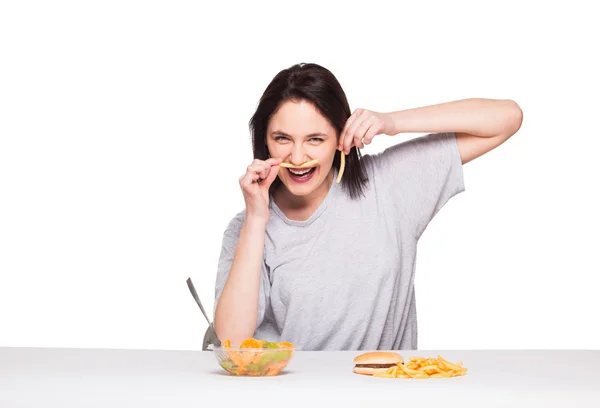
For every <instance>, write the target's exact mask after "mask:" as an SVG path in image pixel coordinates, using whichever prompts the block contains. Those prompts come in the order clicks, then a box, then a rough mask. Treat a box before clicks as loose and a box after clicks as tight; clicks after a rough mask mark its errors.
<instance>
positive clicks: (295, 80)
mask: <svg viewBox="0 0 600 408" xmlns="http://www.w3.org/2000/svg"><path fill="white" fill-rule="evenodd" d="M287 101H307V102H309V103H311V104H312V105H314V106H315V108H316V109H317V111H319V112H320V113H321V114H322V115H323V116H324V117H325V118H327V119H328V120H329V122H330V123H331V125H332V126H333V127H334V128H335V130H336V132H337V137H338V139H339V136H340V133H341V132H342V130H343V129H344V125H345V123H346V121H347V120H348V118H349V117H350V115H351V114H352V112H350V106H349V105H348V100H347V99H346V94H345V93H344V90H343V89H342V87H341V85H340V83H339V82H338V80H337V79H336V77H335V76H334V75H333V74H332V73H331V72H330V71H329V70H328V69H326V68H324V67H322V66H320V65H317V64H305V63H301V64H296V65H293V66H291V67H289V68H286V69H284V70H282V71H281V72H279V73H278V74H277V75H276V76H275V77H274V78H273V79H272V80H271V83H270V84H269V85H268V86H267V88H266V89H265V92H264V93H263V95H262V97H261V98H260V101H259V103H258V107H257V108H256V112H255V113H254V115H253V116H252V118H251V119H250V123H249V125H250V133H251V136H252V150H253V153H254V158H255V159H259V160H267V159H268V158H269V151H268V149H267V139H266V137H267V125H268V123H269V120H270V119H271V117H272V116H273V115H274V114H275V112H276V111H277V109H278V108H279V107H280V106H281V105H282V104H283V103H284V102H287ZM333 166H334V167H335V168H336V169H338V171H339V169H340V154H339V150H338V151H337V153H336V155H335V159H334V161H333ZM367 182H368V178H367V173H366V171H365V168H364V164H363V162H362V160H361V155H360V151H359V150H358V149H357V148H356V147H353V148H352V149H350V154H349V155H347V156H346V166H345V170H344V175H343V177H342V181H341V185H342V188H344V189H345V190H346V191H347V192H348V193H349V194H350V197H351V198H357V197H359V196H360V195H362V194H363V192H364V188H365V186H366V183H367ZM280 184H281V181H280V180H279V179H275V181H274V182H273V184H272V185H271V191H272V190H273V189H274V188H276V187H277V186H278V185H280Z"/></svg>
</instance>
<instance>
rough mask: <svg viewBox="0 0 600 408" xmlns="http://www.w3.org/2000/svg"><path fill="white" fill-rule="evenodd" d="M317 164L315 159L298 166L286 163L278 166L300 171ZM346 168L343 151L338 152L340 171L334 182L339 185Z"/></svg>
mask: <svg viewBox="0 0 600 408" xmlns="http://www.w3.org/2000/svg"><path fill="white" fill-rule="evenodd" d="M317 163H319V161H318V160H317V159H314V160H311V161H308V162H306V163H303V164H301V165H299V166H296V165H294V164H291V163H286V162H282V163H280V164H279V166H280V167H285V168H287V169H302V168H306V167H313V166H316V165H317ZM345 168H346V155H345V154H344V151H343V150H342V151H340V171H339V173H338V176H337V180H335V182H336V183H339V182H340V181H341V180H342V175H343V174H344V169H345Z"/></svg>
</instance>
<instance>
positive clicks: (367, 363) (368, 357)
mask: <svg viewBox="0 0 600 408" xmlns="http://www.w3.org/2000/svg"><path fill="white" fill-rule="evenodd" d="M398 363H400V364H404V358H403V357H402V355H400V354H398V353H394V352H390V351H372V352H369V353H364V354H361V355H359V356H356V357H355V358H354V370H353V371H354V372H355V373H356V374H364V375H373V374H374V373H376V372H384V371H385V370H387V369H388V368H390V367H394V366H395V365H397V364H398Z"/></svg>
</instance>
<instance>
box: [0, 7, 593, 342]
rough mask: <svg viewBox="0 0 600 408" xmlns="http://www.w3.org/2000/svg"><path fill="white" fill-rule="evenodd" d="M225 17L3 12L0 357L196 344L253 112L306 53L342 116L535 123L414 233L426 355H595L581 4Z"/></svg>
mask: <svg viewBox="0 0 600 408" xmlns="http://www.w3.org/2000/svg"><path fill="white" fill-rule="evenodd" d="M217 3H218V2H212V4H211V5H210V6H203V5H200V2H193V1H189V2H174V1H168V2H167V1H164V2H156V1H155V2H147V1H138V2H134V1H103V2H78V1H72V2H66V1H55V2H42V1H39V2H28V1H19V2H16V1H14V2H10V1H7V2H2V3H1V4H0V59H1V63H0V346H49V347H54V346H57V347H105V348H140V349H142V348H163V349H199V348H200V347H201V340H202V337H203V335H204V330H205V328H206V323H205V322H204V320H203V318H202V316H201V314H200V311H199V309H198V308H197V306H196V305H195V304H194V302H193V300H192V297H191V296H190V294H189V292H188V289H187V286H186V283H185V280H186V279H187V277H192V279H193V281H194V283H195V285H196V287H197V288H198V291H199V293H200V296H201V298H202V299H203V300H204V303H205V307H206V309H207V310H212V306H213V296H214V289H213V287H214V279H215V272H216V264H217V259H218V255H219V250H220V245H221V237H222V233H223V231H224V228H225V226H226V224H227V222H228V221H229V220H230V219H231V218H232V217H233V216H234V215H235V214H236V213H237V212H238V211H240V210H241V209H242V208H243V200H242V195H241V193H240V191H239V187H238V177H239V175H241V174H242V172H243V171H244V169H245V167H246V166H247V164H248V163H249V162H250V161H251V159H252V153H251V147H250V140H249V132H248V126H247V124H248V120H249V119H250V116H251V115H252V113H253V110H254V108H255V107H256V103H257V102H258V99H259V98H260V95H261V93H262V92H263V90H264V88H265V87H266V85H267V84H268V82H269V81H270V80H271V78H272V77H273V76H274V75H275V74H276V73H277V72H279V71H280V70H281V69H283V68H286V67H288V66H290V65H292V64H294V63H297V62H316V63H319V64H321V65H324V66H325V67H327V68H329V69H331V70H332V71H333V72H334V74H335V75H336V76H337V78H338V79H339V80H340V82H341V84H342V86H343V87H344V89H345V91H346V93H347V96H348V98H349V100H350V105H351V108H352V109H355V108H358V107H362V108H367V109H372V110H379V111H392V110H399V109H406V108H412V107H417V106H424V105H428V104H434V103H440V102H446V101H450V100H456V99H462V98H470V97H484V98H511V99H514V100H515V101H517V102H518V103H519V105H520V106H521V108H522V109H523V112H524V121H523V126H522V127H521V130H520V131H519V132H518V133H517V134H516V135H515V136H514V137H513V138H512V139H511V140H509V141H508V142H507V143H506V144H505V145H503V146H501V147H499V148H498V149H496V150H494V151H493V152H491V153H489V154H487V155H486V156H484V157H482V158H480V159H477V160H476V161H474V162H472V163H469V164H467V165H466V166H465V168H464V172H465V183H466V188H467V190H466V192H465V193H463V194H461V195H459V196H457V197H455V198H454V199H453V200H451V201H450V202H449V203H448V204H447V206H446V207H445V208H444V209H443V210H442V211H441V212H440V213H439V214H438V216H437V217H436V218H435V219H434V221H433V222H432V223H431V224H430V225H429V228H428V230H427V231H426V232H425V234H424V235H423V238H422V240H421V242H420V247H419V257H418V262H417V274H418V277H417V299H418V313H419V324H420V327H419V328H420V348H421V349H487V348H504V349H513V348H535V349H540V348H577V349H579V348H594V349H598V348H600V330H599V329H598V311H599V310H600V296H598V293H599V292H598V284H599V283H600V277H599V273H600V262H599V261H598V253H599V250H598V249H599V248H598V243H599V239H598V233H599V231H600V222H599V216H598V209H599V208H600V200H599V199H598V194H597V190H598V186H599V184H600V183H598V176H599V175H600V171H599V170H598V154H599V147H600V143H599V141H598V140H599V136H600V131H599V130H598V121H597V118H598V114H599V113H598V111H599V108H600V106H599V103H598V94H599V93H600V87H599V80H598V72H600V66H599V64H598V62H597V61H598V60H597V55H596V56H594V54H597V42H596V41H595V40H594V39H593V38H600V32H599V31H600V30H599V29H598V24H597V21H596V19H595V16H597V14H595V13H593V12H592V9H591V8H590V7H588V6H586V5H585V3H584V2H576V1H570V2H567V3H564V2H562V3H553V4H544V3H540V5H534V2H520V1H519V2H517V1H514V2H508V1H502V2H499V1H495V2H487V1H486V2H482V1H472V2H465V1H453V2H439V3H437V2H436V3H432V2H427V1H411V2H389V3H382V2H375V1H368V2H358V3H338V2H335V3H334V2H324V1H318V2H309V1H302V2H290V3H288V2H268V3H267V2H257V1H252V2H248V3H251V4H242V3H241V2H240V5H237V6H236V5H233V4H232V3H231V2H224V3H222V5H217ZM288 4H289V5H288ZM594 50H595V51H594ZM414 136H417V134H406V135H399V136H396V137H389V136H379V137H377V138H376V139H375V141H374V143H373V144H372V145H371V146H368V147H367V148H366V149H364V151H363V153H365V154H366V153H371V152H376V151H380V150H381V149H383V148H385V147H386V146H389V145H391V144H393V143H397V142H400V141H402V140H406V139H408V138H411V137H414Z"/></svg>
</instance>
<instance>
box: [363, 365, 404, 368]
mask: <svg viewBox="0 0 600 408" xmlns="http://www.w3.org/2000/svg"><path fill="white" fill-rule="evenodd" d="M395 365H396V364H356V367H366V368H390V367H393V366H395Z"/></svg>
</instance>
